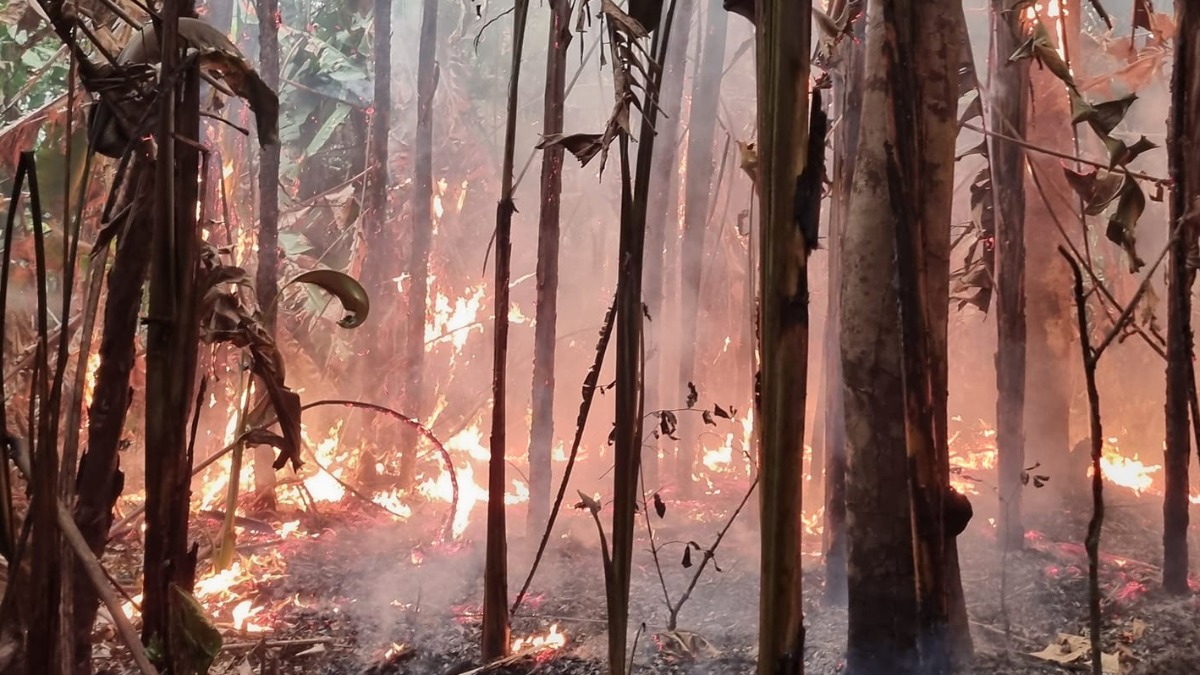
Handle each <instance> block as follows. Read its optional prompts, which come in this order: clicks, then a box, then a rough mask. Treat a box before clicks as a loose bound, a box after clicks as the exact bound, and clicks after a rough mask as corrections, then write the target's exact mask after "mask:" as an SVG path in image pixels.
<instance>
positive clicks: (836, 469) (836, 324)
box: [822, 2, 866, 607]
mask: <svg viewBox="0 0 1200 675" xmlns="http://www.w3.org/2000/svg"><path fill="white" fill-rule="evenodd" d="M845 4H846V3H845V2H842V3H841V7H844V6H845ZM839 9H840V8H839ZM840 13H841V12H840V11H837V10H835V11H833V15H834V16H837V15H839V14H840ZM854 37H855V39H854V40H843V41H842V42H841V43H839V45H838V55H839V56H840V57H841V63H842V64H843V65H842V68H840V69H834V71H833V72H834V76H833V77H834V79H833V92H834V102H835V108H836V115H837V124H836V127H835V131H834V136H833V200H832V205H831V209H832V210H831V213H830V217H829V238H828V239H829V243H828V247H829V286H828V288H829V316H828V318H827V319H826V324H825V336H824V346H823V350H822V352H823V353H822V358H823V359H824V362H825V370H826V373H827V375H826V378H825V387H826V393H825V395H826V398H827V400H828V405H827V406H826V408H825V413H824V414H825V417H826V418H827V420H826V424H825V437H824V439H823V442H824V444H825V527H824V530H823V538H824V551H825V600H826V602H828V603H829V604H832V605H835V606H838V607H844V606H845V605H846V593H847V591H846V412H845V398H844V394H843V391H842V356H841V330H840V329H841V325H840V324H841V315H842V294H841V289H842V238H843V234H844V232H845V231H846V227H847V218H848V216H849V208H850V193H851V190H852V188H853V184H854V162H855V159H856V155H857V154H858V129H859V120H860V118H861V116H862V96H863V92H862V84H863V50H862V41H863V40H865V39H866V22H865V21H863V20H859V21H856V22H855V27H854Z"/></svg>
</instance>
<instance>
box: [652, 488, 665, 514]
mask: <svg viewBox="0 0 1200 675" xmlns="http://www.w3.org/2000/svg"><path fill="white" fill-rule="evenodd" d="M654 512H655V513H657V514H658V517H659V518H662V517H663V516H665V515H667V505H666V503H665V502H663V498H662V495H660V494H659V493H657V492H655V493H654Z"/></svg>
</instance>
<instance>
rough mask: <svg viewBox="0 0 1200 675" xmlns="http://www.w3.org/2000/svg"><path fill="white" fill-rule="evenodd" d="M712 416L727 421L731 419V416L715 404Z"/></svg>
mask: <svg viewBox="0 0 1200 675" xmlns="http://www.w3.org/2000/svg"><path fill="white" fill-rule="evenodd" d="M713 414H714V415H716V416H717V417H721V418H723V419H727V420H731V419H733V416H732V415H730V414H729V413H728V412H727V411H726V410H725V409H724V408H722V407H721V406H720V405H718V404H716V403H714V404H713Z"/></svg>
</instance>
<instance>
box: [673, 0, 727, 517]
mask: <svg viewBox="0 0 1200 675" xmlns="http://www.w3.org/2000/svg"><path fill="white" fill-rule="evenodd" d="M707 7H708V11H707V12H706V16H707V26H706V28H705V33H704V45H703V49H702V51H701V54H700V62H699V64H697V67H696V75H695V77H694V78H693V79H692V109H691V115H690V119H689V121H688V147H687V181H686V183H685V185H684V197H683V199H684V201H683V246H682V250H681V252H680V266H679V268H680V271H681V274H682V276H681V277H680V282H679V283H680V296H681V298H682V301H681V302H682V304H681V305H680V321H681V325H680V331H679V335H680V336H687V338H686V339H681V340H680V341H679V348H680V351H679V389H678V392H679V394H678V396H679V400H681V401H682V400H684V399H685V398H686V397H687V393H688V383H689V382H695V379H696V343H697V342H700V341H701V340H700V339H699V338H698V332H697V331H698V330H699V326H700V322H699V313H700V283H701V280H702V279H703V277H704V235H705V234H706V233H705V230H706V229H707V228H706V227H705V226H706V225H707V224H708V204H709V196H710V193H711V192H712V189H713V186H712V177H713V175H714V171H713V136H714V134H715V133H716V128H717V109H718V108H719V103H720V95H721V72H722V71H723V70H724V68H725V41H726V32H727V31H726V28H727V27H728V18H727V15H726V13H725V10H724V8H723V7H722V6H721V2H720V0H709V2H708V3H707ZM698 386H699V385H698ZM679 439H680V440H679V444H678V445H679V450H678V452H677V454H676V458H675V481H676V483H678V485H679V489H680V494H681V496H683V497H684V498H686V497H687V496H688V495H690V494H691V492H692V487H693V486H692V470H693V469H694V468H695V464H696V450H697V445H698V443H699V438H698V437H697V434H696V423H695V416H694V415H684V416H683V417H682V418H681V419H680V420H679Z"/></svg>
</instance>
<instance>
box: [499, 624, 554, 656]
mask: <svg viewBox="0 0 1200 675" xmlns="http://www.w3.org/2000/svg"><path fill="white" fill-rule="evenodd" d="M566 645H567V634H566V633H561V632H559V630H558V624H553V625H552V626H550V630H549V631H548V632H547V633H545V634H543V635H533V636H531V637H526V638H517V639H515V640H513V643H512V651H513V652H514V653H516V652H519V651H522V650H525V651H531V652H542V651H557V650H559V649H562V648H563V647H565V646H566Z"/></svg>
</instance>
